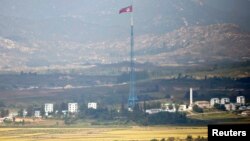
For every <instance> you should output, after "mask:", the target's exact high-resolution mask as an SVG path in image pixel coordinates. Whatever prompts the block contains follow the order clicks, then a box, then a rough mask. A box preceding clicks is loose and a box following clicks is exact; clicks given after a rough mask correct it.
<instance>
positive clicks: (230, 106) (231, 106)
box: [145, 88, 250, 114]
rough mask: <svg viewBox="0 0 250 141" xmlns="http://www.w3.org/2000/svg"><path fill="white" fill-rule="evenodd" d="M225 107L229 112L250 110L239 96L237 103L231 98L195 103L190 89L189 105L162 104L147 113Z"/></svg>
mask: <svg viewBox="0 0 250 141" xmlns="http://www.w3.org/2000/svg"><path fill="white" fill-rule="evenodd" d="M216 104H218V105H224V106H225V110H227V111H235V110H241V111H242V110H250V106H246V99H245V97H244V96H237V97H236V103H233V102H231V101H230V98H227V97H223V98H221V99H219V98H211V99H210V101H205V100H204V101H195V102H193V89H192V88H190V93H189V105H186V104H180V105H177V104H175V103H165V104H161V108H158V109H146V111H145V112H146V113H148V114H155V113H159V112H187V111H193V107H194V106H195V105H197V106H198V107H199V108H201V109H210V108H214V107H215V105H216Z"/></svg>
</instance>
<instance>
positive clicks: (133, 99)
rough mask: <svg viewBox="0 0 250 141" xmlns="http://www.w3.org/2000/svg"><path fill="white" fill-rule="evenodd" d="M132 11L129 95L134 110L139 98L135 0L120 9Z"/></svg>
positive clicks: (125, 11) (123, 11) (122, 11)
mask: <svg viewBox="0 0 250 141" xmlns="http://www.w3.org/2000/svg"><path fill="white" fill-rule="evenodd" d="M127 12H129V13H130V28H131V30H130V31H131V34H130V83H129V97H128V109H129V110H130V111H132V110H133V109H134V107H135V104H136V102H137V100H138V98H137V96H136V93H135V92H136V90H135V63H134V19H133V1H132V4H131V5H130V6H128V7H125V8H122V9H121V10H120V11H119V14H121V13H127Z"/></svg>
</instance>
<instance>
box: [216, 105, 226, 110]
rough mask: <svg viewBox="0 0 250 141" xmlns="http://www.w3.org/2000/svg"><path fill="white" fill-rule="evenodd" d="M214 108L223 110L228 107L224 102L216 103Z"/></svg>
mask: <svg viewBox="0 0 250 141" xmlns="http://www.w3.org/2000/svg"><path fill="white" fill-rule="evenodd" d="M214 108H215V109H217V110H221V111H226V107H225V105H223V104H217V103H216V104H214Z"/></svg>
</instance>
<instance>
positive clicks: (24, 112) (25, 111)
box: [23, 109, 28, 117]
mask: <svg viewBox="0 0 250 141" xmlns="http://www.w3.org/2000/svg"><path fill="white" fill-rule="evenodd" d="M27 115H28V111H27V110H25V109H24V110H23V117H26V116H27Z"/></svg>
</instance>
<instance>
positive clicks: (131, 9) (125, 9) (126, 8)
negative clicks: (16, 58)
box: [119, 5, 133, 14]
mask: <svg viewBox="0 0 250 141" xmlns="http://www.w3.org/2000/svg"><path fill="white" fill-rule="evenodd" d="M127 12H133V7H132V5H130V6H128V7H125V8H122V9H121V10H120V11H119V14H121V13H127Z"/></svg>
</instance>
